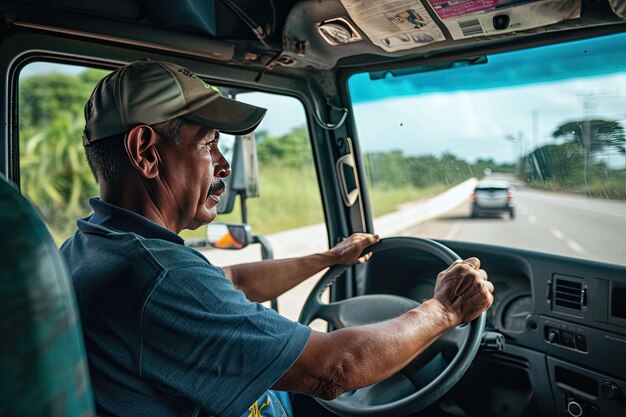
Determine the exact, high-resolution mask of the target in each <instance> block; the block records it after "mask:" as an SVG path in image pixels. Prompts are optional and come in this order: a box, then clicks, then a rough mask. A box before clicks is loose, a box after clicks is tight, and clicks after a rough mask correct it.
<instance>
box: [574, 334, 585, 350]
mask: <svg viewBox="0 0 626 417" xmlns="http://www.w3.org/2000/svg"><path fill="white" fill-rule="evenodd" d="M576 349H577V350H580V351H581V352H587V338H586V337H585V336H584V335H582V334H578V333H576Z"/></svg>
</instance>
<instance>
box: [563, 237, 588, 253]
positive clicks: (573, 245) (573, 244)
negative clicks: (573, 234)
mask: <svg viewBox="0 0 626 417" xmlns="http://www.w3.org/2000/svg"><path fill="white" fill-rule="evenodd" d="M565 244H566V245H567V246H568V247H569V248H570V249H571V250H573V251H574V252H578V253H585V249H583V247H582V246H580V245H579V244H578V243H576V242H575V241H573V240H572V239H567V240H566V241H565Z"/></svg>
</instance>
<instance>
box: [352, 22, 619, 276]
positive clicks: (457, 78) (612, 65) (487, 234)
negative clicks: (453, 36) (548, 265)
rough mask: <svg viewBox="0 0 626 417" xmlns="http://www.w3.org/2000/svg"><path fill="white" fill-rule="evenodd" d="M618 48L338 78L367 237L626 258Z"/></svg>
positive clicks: (605, 40)
mask: <svg viewBox="0 0 626 417" xmlns="http://www.w3.org/2000/svg"><path fill="white" fill-rule="evenodd" d="M625 42H626V35H623V34H620V35H612V36H605V37H602V38H596V39H590V40H583V41H576V42H570V43H568V44H559V45H551V46H544V47H538V48H533V49H528V50H524V51H515V52H507V53H501V54H497V55H491V56H488V57H485V58H486V59H485V58H482V59H476V60H471V61H463V62H457V63H453V64H451V65H449V66H448V67H449V68H445V69H437V70H434V68H428V67H419V68H412V69H402V70H399V71H397V72H395V73H394V72H393V71H381V72H376V73H361V74H356V75H353V76H351V77H350V79H349V84H348V86H349V91H350V95H351V100H352V103H353V109H354V117H355V120H356V126H357V135H358V142H359V147H360V150H361V152H362V154H363V156H364V160H365V170H366V175H367V181H368V185H369V190H370V192H369V197H370V203H371V206H372V210H373V214H374V217H375V220H374V227H375V231H376V232H378V233H380V234H382V235H383V236H390V235H414V236H420V237H428V238H435V239H446V240H448V239H449V240H459V241H469V242H478V243H487V244H496V245H503V246H511V247H516V248H521V249H528V250H533V251H541V252H547V253H552V254H559V255H565V256H571V257H579V258H585V259H591V260H598V261H603V262H611V263H617V264H626V140H625V130H624V129H625V128H626V49H625V48H623V45H624V43H625ZM438 67H439V68H441V65H438ZM398 212H400V213H402V215H400V216H398V215H397V214H398ZM392 213H396V216H395V217H394V216H392V215H391V214H392ZM398 219H400V220H398Z"/></svg>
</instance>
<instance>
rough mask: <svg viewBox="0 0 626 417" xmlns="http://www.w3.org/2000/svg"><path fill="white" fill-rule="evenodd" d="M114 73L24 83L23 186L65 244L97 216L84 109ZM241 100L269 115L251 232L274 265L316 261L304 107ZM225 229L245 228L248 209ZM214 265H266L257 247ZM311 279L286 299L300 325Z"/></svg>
mask: <svg viewBox="0 0 626 417" xmlns="http://www.w3.org/2000/svg"><path fill="white" fill-rule="evenodd" d="M106 74H107V71H104V70H99V69H93V68H85V67H79V66H72V65H62V64H52V63H44V62H36V63H32V64H29V65H27V66H26V67H25V68H24V69H23V70H22V72H21V73H20V79H19V147H20V186H21V189H22V192H23V193H24V194H25V195H26V196H27V197H28V198H30V200H31V201H32V202H33V203H34V204H35V206H36V207H37V208H38V209H39V211H40V212H41V214H42V216H43V217H44V219H45V221H46V223H47V224H48V227H49V229H50V231H51V233H52V235H53V237H54V239H55V241H56V243H57V244H58V245H60V244H61V243H62V242H63V241H64V240H65V239H67V238H68V237H69V236H70V235H71V234H72V233H74V231H75V229H76V220H77V219H78V218H80V217H84V216H87V215H89V213H91V209H90V207H89V205H88V199H89V198H90V197H94V196H97V195H98V187H97V184H96V182H95V180H94V178H93V176H92V173H91V170H90V168H89V165H88V163H87V160H86V159H85V153H84V149H83V146H82V140H81V137H82V130H83V128H84V123H85V121H84V116H83V107H84V104H85V102H86V101H87V99H88V98H89V95H90V94H91V91H92V90H93V88H94V87H95V85H96V84H97V83H98V81H99V80H100V79H101V78H102V77H104V76H105V75H106ZM237 100H240V101H244V102H247V103H251V104H255V105H258V106H261V107H265V108H267V109H268V111H267V114H266V117H265V119H264V120H263V122H262V123H261V125H260V126H259V127H258V128H257V129H256V131H255V138H256V142H257V153H258V159H259V177H260V197H259V198H254V199H248V200H247V203H246V207H247V212H248V222H249V224H250V226H251V229H252V233H253V234H255V235H261V236H264V237H266V238H267V240H268V241H269V242H270V243H271V244H272V246H273V251H274V257H275V258H286V257H293V256H299V255H305V254H310V253H314V252H319V251H323V250H326V249H327V248H328V244H327V239H326V229H325V226H324V224H323V222H324V214H323V209H322V203H321V198H320V194H319V187H318V182H317V177H316V174H315V167H314V164H313V153H312V150H311V145H310V139H309V135H308V130H307V127H306V116H305V112H304V107H303V106H302V104H301V103H300V102H299V101H298V100H297V99H295V98H293V97H287V96H280V95H275V94H268V93H258V92H254V93H245V94H240V95H239V96H238V97H237ZM233 142H234V138H233V137H228V135H222V139H221V140H220V143H221V147H222V152H223V153H224V154H225V156H226V158H227V159H228V158H230V155H231V154H232V144H233ZM217 221H218V222H240V221H241V207H240V205H239V204H236V206H235V209H234V210H233V212H232V213H230V214H227V215H220V216H218V219H217ZM205 235H206V230H205V228H204V227H202V228H200V229H197V230H185V231H183V232H182V233H181V236H182V237H183V238H185V239H192V238H196V239H197V238H204V237H205ZM203 253H204V254H205V256H206V257H207V258H208V259H209V260H210V261H211V262H212V263H214V264H215V265H219V266H227V265H232V264H236V263H241V262H251V261H256V260H260V259H261V250H260V248H259V247H258V245H252V246H251V247H249V248H246V249H244V250H241V251H219V250H203ZM312 285H313V282H312V280H310V282H306V283H304V284H302V285H300V286H298V287H297V288H295V289H293V290H291V291H289V292H288V293H286V294H285V295H283V296H282V297H281V300H279V308H280V311H281V313H283V314H285V315H286V316H288V317H289V318H291V319H294V320H295V319H297V318H298V315H299V311H300V309H301V306H302V304H303V303H304V300H305V298H306V296H307V295H308V292H309V289H310V287H311V286H312Z"/></svg>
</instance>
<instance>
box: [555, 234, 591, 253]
mask: <svg viewBox="0 0 626 417" xmlns="http://www.w3.org/2000/svg"><path fill="white" fill-rule="evenodd" d="M550 233H552V236H554V237H555V238H557V239H559V240H564V241H565V244H566V245H567V247H568V248H570V249H571V250H573V251H574V252H577V253H585V249H584V248H583V247H582V246H580V245H579V244H578V242H576V241H575V240H572V239H570V238H568V237H567V236H565V233H563V232H561V231H560V230H559V229H550Z"/></svg>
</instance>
